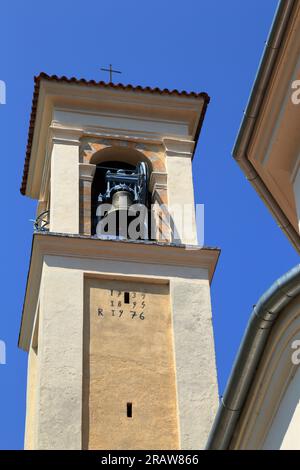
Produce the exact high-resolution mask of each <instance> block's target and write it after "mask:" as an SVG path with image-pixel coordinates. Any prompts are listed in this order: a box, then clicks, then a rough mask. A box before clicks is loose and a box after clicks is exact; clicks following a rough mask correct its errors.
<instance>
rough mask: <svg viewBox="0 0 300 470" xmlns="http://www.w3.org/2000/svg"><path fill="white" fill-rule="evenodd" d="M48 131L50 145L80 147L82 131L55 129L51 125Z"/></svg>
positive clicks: (65, 128) (64, 128)
mask: <svg viewBox="0 0 300 470" xmlns="http://www.w3.org/2000/svg"><path fill="white" fill-rule="evenodd" d="M49 130H50V133H49V134H50V140H51V142H52V144H63V145H78V146H79V145H80V138H81V137H82V135H83V130H82V129H74V128H68V127H56V126H55V125H53V123H52V124H51V126H50V127H49Z"/></svg>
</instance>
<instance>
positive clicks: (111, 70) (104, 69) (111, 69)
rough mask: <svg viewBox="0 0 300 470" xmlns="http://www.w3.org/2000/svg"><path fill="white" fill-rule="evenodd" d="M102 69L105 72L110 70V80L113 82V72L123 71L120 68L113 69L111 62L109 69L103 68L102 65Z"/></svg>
mask: <svg viewBox="0 0 300 470" xmlns="http://www.w3.org/2000/svg"><path fill="white" fill-rule="evenodd" d="M101 70H103V71H104V72H109V81H110V82H111V83H112V74H113V73H122V72H120V71H119V70H113V68H112V65H111V64H109V69H106V68H102V67H101Z"/></svg>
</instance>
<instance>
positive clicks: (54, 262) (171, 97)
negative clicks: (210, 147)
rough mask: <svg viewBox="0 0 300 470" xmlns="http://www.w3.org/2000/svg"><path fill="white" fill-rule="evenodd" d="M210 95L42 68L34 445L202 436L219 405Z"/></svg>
mask: <svg viewBox="0 0 300 470" xmlns="http://www.w3.org/2000/svg"><path fill="white" fill-rule="evenodd" d="M208 100H209V99H208V96H207V95H206V94H205V93H199V94H197V93H187V92H178V91H176V90H174V91H168V90H159V89H157V88H155V89H151V88H149V87H147V88H142V87H133V86H123V85H120V84H119V85H115V84H112V83H104V82H100V83H96V82H94V81H90V82H88V81H85V80H77V79H75V78H72V79H67V78H65V77H62V78H58V77H57V76H48V75H46V74H41V75H39V76H38V77H36V78H35V90H34V97H33V106H32V115H31V121H30V129H29V137H28V147H27V154H26V161H25V167H24V175H23V182H22V187H21V192H22V194H24V195H26V196H29V197H31V198H34V199H36V200H37V213H36V221H35V224H34V234H33V243H32V252H31V258H30V266H29V273H28V280H27V286H26V293H25V300H24V307H23V314H22V322H21V329H20V337H19V346H20V347H21V348H22V349H24V350H26V351H28V383H27V407H26V432H25V448H26V449H200V448H203V447H204V446H205V444H206V440H207V437H208V433H209V430H210V428H211V425H212V421H213V418H214V416H215V413H216V410H217V406H218V390H217V379H216V367H215V353H214V342H213V331H212V322H211V303H210V282H211V280H212V277H213V273H214V270H215V267H216V263H217V260H218V256H219V251H218V250H217V249H211V248H205V247H201V248H200V247H198V246H197V244H198V242H197V230H196V222H195V207H194V191H193V177H192V158H193V155H194V148H195V145H196V143H197V140H198V137H199V134H200V129H201V125H202V122H203V118H204V115H205V111H206V107H207V104H208Z"/></svg>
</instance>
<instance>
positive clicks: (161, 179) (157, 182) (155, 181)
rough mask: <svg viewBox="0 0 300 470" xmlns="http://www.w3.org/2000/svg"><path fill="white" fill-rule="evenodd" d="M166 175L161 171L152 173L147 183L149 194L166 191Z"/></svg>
mask: <svg viewBox="0 0 300 470" xmlns="http://www.w3.org/2000/svg"><path fill="white" fill-rule="evenodd" d="M167 182H168V173H166V172H163V171H152V173H151V176H150V182H149V190H150V192H154V191H156V190H157V189H167V187H168V186H167Z"/></svg>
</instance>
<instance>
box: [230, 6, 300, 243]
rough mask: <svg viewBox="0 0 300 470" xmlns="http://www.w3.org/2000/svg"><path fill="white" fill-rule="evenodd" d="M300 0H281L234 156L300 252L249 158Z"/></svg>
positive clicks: (299, 238)
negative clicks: (265, 102)
mask: <svg viewBox="0 0 300 470" xmlns="http://www.w3.org/2000/svg"><path fill="white" fill-rule="evenodd" d="M297 1H298V0H281V1H280V2H279V5H278V8H277V11H276V14H275V18H274V21H273V24H272V27H271V31H270V34H269V37H268V40H267V43H266V46H265V50H264V53H263V56H262V59H261V62H260V66H259V69H258V73H257V75H256V78H255V82H254V85H253V88H252V91H251V95H250V98H249V101H248V104H247V108H246V111H245V113H244V118H243V121H242V123H241V127H240V130H239V133H238V136H237V139H236V142H235V145H234V148H233V157H234V158H235V160H236V161H237V163H238V164H239V166H240V167H241V169H242V170H243V172H244V173H245V174H246V177H247V179H248V180H249V181H250V182H251V184H252V185H253V186H254V188H255V189H256V191H257V192H258V194H259V195H260V196H261V198H262V199H263V200H264V201H265V203H266V205H267V206H268V207H269V208H270V210H271V212H272V214H273V215H274V217H275V219H276V220H277V221H278V222H279V226H280V227H281V228H282V229H283V230H284V231H285V233H286V234H287V236H288V238H289V239H290V241H291V243H292V244H293V246H294V247H295V248H296V250H297V251H298V252H300V236H299V233H298V232H297V231H296V230H295V228H294V227H293V225H292V224H291V223H290V221H289V220H288V219H287V217H286V216H285V214H284V212H283V211H282V209H281V208H280V206H279V205H278V203H277V201H276V200H275V199H274V197H273V196H272V194H271V193H270V191H269V190H268V188H267V187H266V185H265V184H264V182H263V181H262V179H261V178H260V176H259V175H258V173H257V172H256V170H255V168H254V166H253V165H252V163H251V162H250V161H249V160H248V156H247V155H248V148H249V145H250V143H251V139H252V136H253V132H254V129H255V126H256V121H257V118H258V116H259V114H260V111H261V107H262V104H263V102H264V99H265V96H266V93H267V90H268V85H269V82H270V78H271V76H272V73H273V71H274V67H275V64H276V62H277V58H278V53H279V51H280V48H281V47H282V44H283V38H284V36H285V33H286V29H287V26H288V23H289V20H290V17H291V14H292V10H293V8H294V6H295V5H296V3H297Z"/></svg>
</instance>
